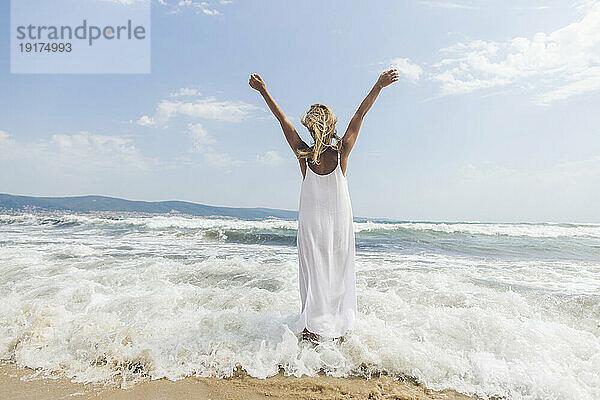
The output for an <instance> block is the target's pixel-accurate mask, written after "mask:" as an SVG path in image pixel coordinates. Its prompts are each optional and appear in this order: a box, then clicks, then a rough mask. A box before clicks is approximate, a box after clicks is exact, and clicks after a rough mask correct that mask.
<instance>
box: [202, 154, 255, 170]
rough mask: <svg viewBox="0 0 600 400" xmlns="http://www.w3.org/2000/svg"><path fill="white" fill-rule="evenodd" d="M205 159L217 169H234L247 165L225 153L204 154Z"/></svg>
mask: <svg viewBox="0 0 600 400" xmlns="http://www.w3.org/2000/svg"><path fill="white" fill-rule="evenodd" d="M203 157H204V160H205V161H206V162H207V163H209V164H211V165H214V166H217V167H234V166H239V165H243V164H245V163H246V162H245V161H242V160H237V159H235V158H234V157H232V156H230V155H229V154H225V153H216V152H208V153H204V154H203Z"/></svg>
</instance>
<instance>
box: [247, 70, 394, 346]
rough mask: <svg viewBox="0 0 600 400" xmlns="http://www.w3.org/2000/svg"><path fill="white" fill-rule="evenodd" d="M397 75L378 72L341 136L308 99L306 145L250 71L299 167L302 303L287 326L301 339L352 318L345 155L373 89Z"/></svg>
mask: <svg viewBox="0 0 600 400" xmlns="http://www.w3.org/2000/svg"><path fill="white" fill-rule="evenodd" d="M397 80H398V71H397V70H395V69H391V70H388V71H385V72H383V73H382V74H381V75H380V76H379V79H377V82H376V83H375V85H374V86H373V88H372V89H371V91H370V92H369V94H368V95H367V97H365V99H364V100H363V101H362V103H361V104H360V106H359V107H358V110H357V111H356V113H355V114H354V116H353V117H352V119H351V120H350V124H349V125H348V129H346V133H345V134H344V136H343V137H342V138H340V137H339V136H338V135H337V133H336V129H335V124H336V122H337V118H336V116H335V115H334V114H333V111H331V109H330V108H329V107H327V106H326V105H324V104H313V105H312V106H311V107H310V108H309V109H308V111H306V113H305V114H304V115H303V117H302V120H301V122H302V125H304V126H305V127H306V128H307V129H308V131H309V132H310V135H311V136H312V138H313V140H314V143H313V145H312V146H308V145H307V144H306V143H305V142H304V141H303V140H302V139H301V138H300V136H298V133H297V132H296V129H294V126H293V125H292V123H291V122H290V120H289V119H288V118H287V117H286V116H285V114H284V113H283V111H282V110H281V108H279V106H278V105H277V103H275V100H273V98H272V97H271V95H270V94H269V92H268V91H267V88H266V85H265V82H264V81H263V80H262V79H261V77H260V76H259V75H258V74H252V75H251V76H250V81H249V84H250V86H251V87H252V88H253V89H256V90H258V91H259V92H260V94H261V95H262V96H263V98H264V99H265V102H266V103H267V105H268V106H269V108H270V109H271V111H272V112H273V115H275V117H276V118H277V120H278V121H279V123H280V124H281V128H282V129H283V134H284V135H285V138H286V140H287V142H288V143H289V145H290V147H291V148H292V150H293V151H294V154H295V155H296V157H297V158H298V161H299V163H300V171H301V172H302V177H303V180H302V187H301V190H300V208H299V210H298V238H297V242H298V259H299V273H298V278H299V283H300V299H301V303H302V308H301V312H300V314H299V315H298V316H297V317H296V318H295V320H294V321H293V323H292V326H291V327H290V328H291V329H292V331H294V333H296V334H299V333H301V334H302V337H303V338H304V339H307V340H310V341H313V342H317V341H318V340H319V339H320V338H327V339H340V338H341V339H343V335H344V334H345V333H346V332H348V331H350V330H352V329H353V328H354V325H355V323H356V318H357V314H358V311H357V306H356V287H355V268H354V252H355V244H354V226H353V215H352V206H351V204H350V196H349V194H348V184H347V182H346V170H347V169H348V156H349V155H350V151H351V150H352V147H353V146H354V143H355V142H356V138H357V137H358V131H359V130H360V126H361V124H362V121H363V118H364V116H365V114H366V113H367V111H369V109H370V108H371V106H372V105H373V103H374V102H375V99H376V98H377V96H378V95H379V92H381V89H383V88H384V87H386V86H388V85H390V84H392V83H394V82H396V81H397ZM334 140H335V143H334Z"/></svg>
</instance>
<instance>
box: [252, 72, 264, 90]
mask: <svg viewBox="0 0 600 400" xmlns="http://www.w3.org/2000/svg"><path fill="white" fill-rule="evenodd" d="M248 84H249V85H250V87H251V88H252V89H255V90H258V91H259V92H260V91H261V90H263V89H264V88H265V87H266V86H265V82H264V81H263V80H262V78H261V77H260V75H258V74H252V75H250V80H249V81H248Z"/></svg>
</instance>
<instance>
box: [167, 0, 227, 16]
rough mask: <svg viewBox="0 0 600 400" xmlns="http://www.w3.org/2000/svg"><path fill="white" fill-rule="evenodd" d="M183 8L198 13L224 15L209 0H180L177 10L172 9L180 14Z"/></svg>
mask: <svg viewBox="0 0 600 400" xmlns="http://www.w3.org/2000/svg"><path fill="white" fill-rule="evenodd" d="M221 4H224V3H221ZM182 9H190V10H194V11H195V12H196V14H204V15H211V16H215V15H222V14H221V12H220V11H219V10H217V9H216V8H211V7H210V5H209V4H208V2H206V1H192V0H180V1H179V2H178V3H177V9H176V10H175V11H172V13H174V14H178V13H180V12H181V10H182Z"/></svg>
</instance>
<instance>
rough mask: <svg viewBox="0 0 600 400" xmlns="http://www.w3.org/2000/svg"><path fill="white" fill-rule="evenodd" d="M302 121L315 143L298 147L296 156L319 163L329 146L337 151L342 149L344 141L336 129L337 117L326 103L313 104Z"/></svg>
mask: <svg viewBox="0 0 600 400" xmlns="http://www.w3.org/2000/svg"><path fill="white" fill-rule="evenodd" d="M300 122H302V125H304V126H305V127H306V128H307V129H308V131H309V132H310V135H311V136H312V137H313V139H314V141H315V143H314V144H313V145H312V146H310V147H308V148H304V149H297V150H296V156H297V157H298V158H299V159H302V158H308V159H312V162H313V163H314V164H316V165H319V157H321V154H323V152H324V151H325V150H327V147H331V148H332V149H334V150H335V151H337V152H339V151H340V150H341V147H342V141H341V139H340V138H339V136H338V135H337V132H336V130H335V124H336V122H337V117H336V116H335V114H334V113H333V111H332V110H331V108H329V107H327V106H326V105H325V104H313V105H312V106H310V108H309V109H308V111H306V112H305V113H304V116H303V117H302V119H301V120H300ZM333 139H335V140H336V143H335V144H333V143H332V141H333Z"/></svg>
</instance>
